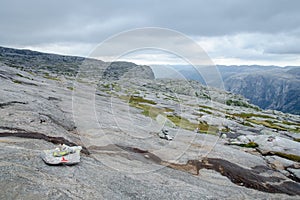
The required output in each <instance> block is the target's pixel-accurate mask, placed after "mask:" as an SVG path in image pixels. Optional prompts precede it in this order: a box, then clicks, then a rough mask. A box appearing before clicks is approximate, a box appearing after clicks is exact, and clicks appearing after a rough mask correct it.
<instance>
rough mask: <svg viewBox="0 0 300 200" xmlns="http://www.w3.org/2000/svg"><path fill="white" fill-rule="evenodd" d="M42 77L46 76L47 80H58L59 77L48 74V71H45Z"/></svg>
mask: <svg viewBox="0 0 300 200" xmlns="http://www.w3.org/2000/svg"><path fill="white" fill-rule="evenodd" d="M44 78H46V79H48V80H52V81H60V79H59V78H58V77H54V76H50V75H49V73H45V74H44Z"/></svg>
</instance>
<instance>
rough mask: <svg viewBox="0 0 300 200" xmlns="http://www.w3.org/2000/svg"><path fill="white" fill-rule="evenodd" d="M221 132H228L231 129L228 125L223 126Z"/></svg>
mask: <svg viewBox="0 0 300 200" xmlns="http://www.w3.org/2000/svg"><path fill="white" fill-rule="evenodd" d="M221 131H222V132H223V133H229V132H230V131H231V130H230V128H229V127H228V126H225V127H224V128H223V129H222V130H221Z"/></svg>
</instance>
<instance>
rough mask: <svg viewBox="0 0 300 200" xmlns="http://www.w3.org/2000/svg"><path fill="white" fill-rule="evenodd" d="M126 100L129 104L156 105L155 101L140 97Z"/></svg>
mask: <svg viewBox="0 0 300 200" xmlns="http://www.w3.org/2000/svg"><path fill="white" fill-rule="evenodd" d="M128 100H129V103H131V104H139V103H148V104H152V105H156V102H155V101H152V100H149V99H144V98H143V97H140V96H131V97H130V98H129V99H128Z"/></svg>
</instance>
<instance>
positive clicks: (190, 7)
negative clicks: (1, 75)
mask: <svg viewBox="0 0 300 200" xmlns="http://www.w3.org/2000/svg"><path fill="white" fill-rule="evenodd" d="M0 26H1V32H0V45H1V46H8V47H14V48H27V49H31V50H37V51H42V52H50V53H58V54H66V55H78V56H88V55H89V53H90V52H91V51H92V50H93V49H94V48H95V47H96V46H97V45H98V44H99V43H100V42H102V41H103V40H105V39H106V38H108V37H110V36H112V35H114V34H117V33H119V32H122V31H126V30H129V29H134V28H141V27H162V28H168V29H174V30H176V31H179V32H181V33H183V34H186V35H187V36H188V37H190V38H192V39H193V40H195V41H196V42H197V43H198V44H199V45H200V46H201V47H202V48H203V49H204V50H205V51H206V52H207V53H208V55H209V56H210V58H211V59H212V60H213V62H214V63H215V64H220V65H252V64H258V65H277V66H287V65H300V1H297V0H276V1H273V0H243V1H240V0H228V1H224V0H210V1H201V0H193V1H192V0H188V1H176V0H172V1H170V0H165V1H158V0H151V1H148V0H145V1H139V0H131V1H126V2H125V1H116V0H111V1H96V0H91V1H89V2H88V3H87V2H83V1H80V0H72V1H71V0H65V1H58V0H53V1H48V2H42V1H39V0H27V1H17V0H2V1H1V2H0ZM100 59H101V58H100ZM102 59H103V60H107V59H109V58H107V59H106V58H102ZM124 59H125V60H128V61H132V62H135V63H138V64H184V62H182V60H180V59H179V58H177V57H176V56H174V55H171V54H167V53H165V52H160V51H148V52H146V51H144V52H133V53H131V54H128V55H126V56H124V57H123V60H124Z"/></svg>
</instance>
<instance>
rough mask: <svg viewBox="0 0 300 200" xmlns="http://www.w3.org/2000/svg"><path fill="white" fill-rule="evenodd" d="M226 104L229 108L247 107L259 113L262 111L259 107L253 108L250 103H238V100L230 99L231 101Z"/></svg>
mask: <svg viewBox="0 0 300 200" xmlns="http://www.w3.org/2000/svg"><path fill="white" fill-rule="evenodd" d="M225 103H226V105H228V106H240V107H245V108H252V109H254V110H257V111H259V110H260V108H259V107H257V106H252V105H250V104H249V103H247V102H244V101H237V100H232V99H229V100H227V101H226V102H225Z"/></svg>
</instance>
